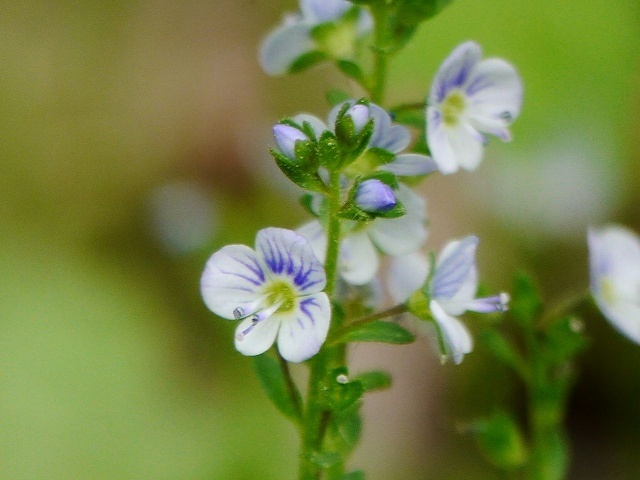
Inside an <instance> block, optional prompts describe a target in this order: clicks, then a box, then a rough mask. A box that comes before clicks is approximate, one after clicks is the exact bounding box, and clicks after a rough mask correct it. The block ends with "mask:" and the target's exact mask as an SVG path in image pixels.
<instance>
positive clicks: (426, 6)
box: [398, 0, 451, 25]
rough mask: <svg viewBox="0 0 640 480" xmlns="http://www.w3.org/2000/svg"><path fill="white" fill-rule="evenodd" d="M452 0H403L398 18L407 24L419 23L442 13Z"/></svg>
mask: <svg viewBox="0 0 640 480" xmlns="http://www.w3.org/2000/svg"><path fill="white" fill-rule="evenodd" d="M450 3H451V0H401V3H400V5H399V7H398V19H399V21H400V22H401V23H403V24H405V25H417V24H419V23H421V22H424V21H425V20H428V19H429V18H431V17H433V16H434V15H436V14H438V13H440V11H442V9H443V8H445V7H446V6H447V5H449V4H450Z"/></svg>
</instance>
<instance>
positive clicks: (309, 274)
mask: <svg viewBox="0 0 640 480" xmlns="http://www.w3.org/2000/svg"><path fill="white" fill-rule="evenodd" d="M256 253H257V256H258V259H259V260H260V261H261V262H262V263H263V264H264V265H265V266H266V270H267V275H269V276H271V277H273V276H287V277H289V278H290V279H291V280H292V282H293V284H294V285H295V286H296V287H297V288H298V292H299V294H301V295H308V294H311V293H316V292H320V291H322V290H323V289H324V286H325V284H326V275H325V272H324V268H323V266H322V264H321V263H320V261H319V260H318V258H317V257H316V255H315V254H314V253H313V250H312V248H311V245H309V242H308V241H307V239H306V238H305V237H303V236H302V235H299V234H297V233H296V232H294V231H292V230H286V229H284V228H265V229H263V230H260V231H259V232H258V234H257V235H256Z"/></svg>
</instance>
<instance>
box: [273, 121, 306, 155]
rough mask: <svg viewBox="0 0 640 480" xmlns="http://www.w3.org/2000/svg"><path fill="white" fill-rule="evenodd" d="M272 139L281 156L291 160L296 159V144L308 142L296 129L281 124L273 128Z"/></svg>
mask: <svg viewBox="0 0 640 480" xmlns="http://www.w3.org/2000/svg"><path fill="white" fill-rule="evenodd" d="M273 137H274V138H275V140H276V144H277V145H278V148H279V149H280V151H281V152H282V154H283V155H284V156H285V157H288V158H290V159H292V160H293V159H295V158H296V142H299V141H306V140H309V138H308V137H307V136H306V135H305V134H304V133H302V132H301V131H300V130H298V129H297V128H295V127H292V126H291V125H285V124H283V123H278V124H277V125H275V126H274V127H273Z"/></svg>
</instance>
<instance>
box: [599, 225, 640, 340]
mask: <svg viewBox="0 0 640 480" xmlns="http://www.w3.org/2000/svg"><path fill="white" fill-rule="evenodd" d="M587 240H588V245H589V260H590V262H589V263H590V269H591V293H592V295H593V298H594V299H595V301H596V303H597V305H598V307H599V308H600V310H601V311H602V313H603V315H604V316H605V317H606V318H607V319H608V320H609V322H610V323H611V324H612V325H613V326H614V327H615V328H616V329H617V330H618V331H620V332H621V333H622V334H623V335H625V336H626V337H627V338H629V339H630V340H632V341H634V342H635V343H637V344H640V238H638V236H637V235H636V234H635V233H633V232H632V231H630V230H627V229H626V228H623V227H620V226H609V227H604V228H602V229H590V230H589V232H588V236H587Z"/></svg>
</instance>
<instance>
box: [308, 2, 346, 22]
mask: <svg viewBox="0 0 640 480" xmlns="http://www.w3.org/2000/svg"><path fill="white" fill-rule="evenodd" d="M352 6H353V5H352V4H351V3H349V2H347V0H300V10H301V11H302V15H303V16H304V19H305V20H307V21H308V22H311V23H314V24H318V23H324V22H333V21H335V20H338V19H339V18H340V17H342V15H344V14H345V13H346V11H347V10H349V9H350V8H351V7H352Z"/></svg>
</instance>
